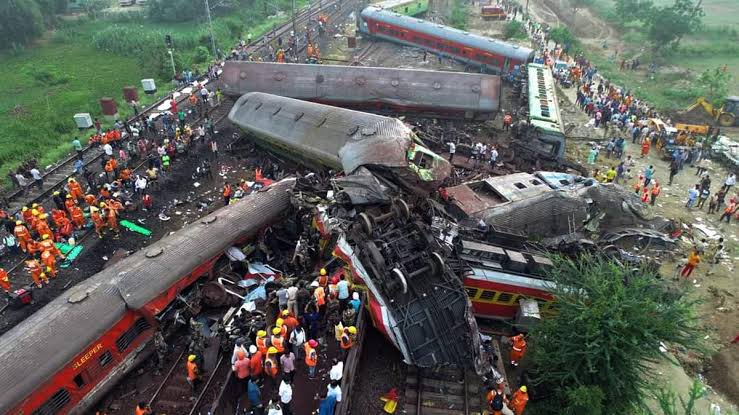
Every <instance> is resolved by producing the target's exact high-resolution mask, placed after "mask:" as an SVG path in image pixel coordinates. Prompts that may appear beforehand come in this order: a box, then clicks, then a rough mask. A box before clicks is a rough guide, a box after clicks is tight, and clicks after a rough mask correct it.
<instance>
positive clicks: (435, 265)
mask: <svg viewBox="0 0 739 415" xmlns="http://www.w3.org/2000/svg"><path fill="white" fill-rule="evenodd" d="M431 270H432V272H433V273H434V275H435V276H439V275H441V274H442V273H443V272H444V259H443V258H442V257H441V255H439V253H438V252H432V253H431Z"/></svg>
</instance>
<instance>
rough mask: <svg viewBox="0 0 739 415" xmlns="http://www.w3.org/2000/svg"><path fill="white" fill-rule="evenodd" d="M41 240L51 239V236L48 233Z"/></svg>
mask: <svg viewBox="0 0 739 415" xmlns="http://www.w3.org/2000/svg"><path fill="white" fill-rule="evenodd" d="M41 238H42V239H44V240H46V239H49V234H48V233H45V234H44V235H43V236H42V237H41Z"/></svg>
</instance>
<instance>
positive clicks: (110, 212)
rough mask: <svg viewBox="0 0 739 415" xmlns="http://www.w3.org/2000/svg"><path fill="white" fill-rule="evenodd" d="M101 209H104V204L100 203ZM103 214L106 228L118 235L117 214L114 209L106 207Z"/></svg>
mask: <svg viewBox="0 0 739 415" xmlns="http://www.w3.org/2000/svg"><path fill="white" fill-rule="evenodd" d="M100 207H101V208H105V207H106V206H105V203H102V202H101V203H100ZM104 212H105V218H106V220H107V222H108V227H109V228H110V230H112V231H113V232H115V233H116V234H118V233H119V232H120V229H118V212H116V210H115V209H113V208H110V207H108V208H107V209H105V210H104Z"/></svg>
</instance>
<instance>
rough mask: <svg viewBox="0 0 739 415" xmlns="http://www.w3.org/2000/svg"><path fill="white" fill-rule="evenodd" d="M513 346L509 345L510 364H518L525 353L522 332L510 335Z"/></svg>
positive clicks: (524, 341) (524, 340)
mask: <svg viewBox="0 0 739 415" xmlns="http://www.w3.org/2000/svg"><path fill="white" fill-rule="evenodd" d="M511 340H513V347H511V366H518V362H519V361H520V360H521V359H523V355H524V354H525V353H526V339H525V338H524V337H523V334H517V335H515V336H513V337H511Z"/></svg>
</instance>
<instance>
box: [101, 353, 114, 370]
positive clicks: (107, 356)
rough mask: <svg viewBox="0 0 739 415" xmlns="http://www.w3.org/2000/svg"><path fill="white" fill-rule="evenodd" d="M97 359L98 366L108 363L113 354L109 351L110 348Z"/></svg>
mask: <svg viewBox="0 0 739 415" xmlns="http://www.w3.org/2000/svg"><path fill="white" fill-rule="evenodd" d="M98 361H99V362H100V367H105V366H107V365H108V363H110V362H112V361H113V355H112V354H111V353H110V350H108V351H106V352H105V353H103V354H102V355H101V356H100V357H99V358H98Z"/></svg>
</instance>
